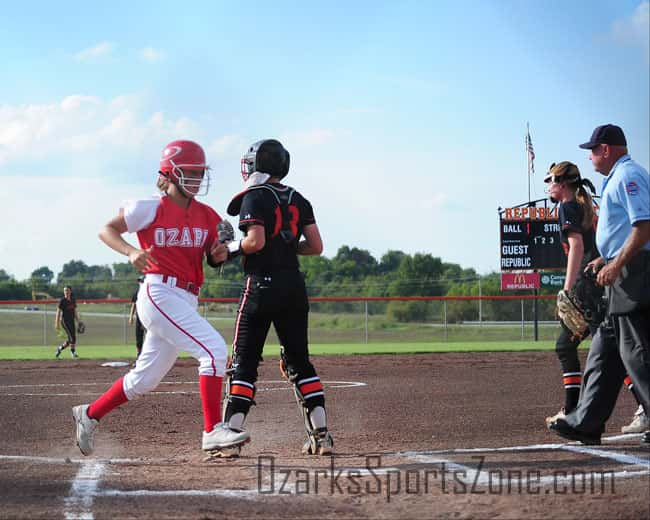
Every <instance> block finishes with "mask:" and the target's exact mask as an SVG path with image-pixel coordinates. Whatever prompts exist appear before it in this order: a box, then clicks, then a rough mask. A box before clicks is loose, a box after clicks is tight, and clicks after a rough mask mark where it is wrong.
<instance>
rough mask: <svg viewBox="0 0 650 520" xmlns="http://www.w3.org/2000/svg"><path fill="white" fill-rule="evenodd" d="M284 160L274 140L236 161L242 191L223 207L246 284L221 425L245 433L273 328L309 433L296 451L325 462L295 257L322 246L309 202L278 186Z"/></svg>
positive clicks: (318, 388)
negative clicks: (233, 219)
mask: <svg viewBox="0 0 650 520" xmlns="http://www.w3.org/2000/svg"><path fill="white" fill-rule="evenodd" d="M289 160H290V158H289V152H287V151H286V150H285V148H284V147H283V146H282V144H281V143H280V142H279V141H276V140H274V139H267V140H263V141H258V142H256V143H255V144H253V145H252V146H251V147H250V148H249V149H248V151H247V153H246V154H245V155H244V157H243V158H242V176H243V178H244V181H245V190H244V191H243V192H241V193H239V194H237V195H235V197H234V198H233V199H232V201H231V202H230V204H229V206H228V214H229V215H232V216H235V215H239V229H240V230H241V231H242V232H243V233H244V238H243V239H242V240H239V241H233V242H230V243H229V244H228V251H229V258H233V257H235V256H237V255H243V266H244V272H245V275H246V281H245V284H246V285H245V289H244V291H243V294H242V295H241V299H240V303H239V309H238V312H237V321H236V326H235V327H236V328H235V336H234V340H233V359H232V371H231V375H230V378H229V381H228V391H227V405H226V407H225V418H224V420H225V421H227V422H228V425H229V426H230V428H233V429H239V430H241V429H243V426H244V421H245V419H246V415H247V414H248V411H249V409H250V407H251V405H252V404H254V401H253V399H254V397H255V382H256V381H257V367H258V364H259V360H260V355H261V353H262V349H263V347H264V342H265V341H266V336H267V334H268V331H269V328H270V326H271V323H273V325H274V327H275V330H276V332H277V335H278V338H279V339H280V342H281V345H282V354H281V357H282V360H281V362H282V365H283V369H284V371H285V373H286V374H287V376H288V378H289V381H290V382H291V383H292V384H293V387H294V391H295V394H296V399H297V401H298V403H299V406H300V409H301V411H302V414H303V418H304V422H305V428H306V430H307V436H308V439H307V442H306V443H305V445H304V446H303V449H302V451H303V453H306V454H316V455H328V454H330V453H332V450H333V445H334V442H333V440H332V436H331V435H330V434H329V432H328V429H327V416H326V413H325V396H324V392H323V385H322V384H321V381H320V378H319V377H318V375H317V373H316V370H315V369H314V366H313V365H312V364H311V362H310V360H309V351H308V347H307V318H308V313H309V303H308V300H307V290H306V288H305V282H304V277H303V274H302V273H301V272H300V271H299V263H298V255H319V254H321V252H322V250H323V244H322V241H321V236H320V232H319V230H318V226H317V225H316V220H315V218H314V212H313V210H312V207H311V204H310V203H309V201H308V200H307V199H305V198H304V197H303V196H302V195H301V194H300V193H298V192H297V191H296V190H294V189H293V188H291V187H289V186H286V185H284V184H281V182H280V181H281V180H282V179H283V178H284V177H285V175H287V173H288V172H289ZM301 237H304V238H302V239H301Z"/></svg>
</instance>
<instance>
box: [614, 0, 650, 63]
mask: <svg viewBox="0 0 650 520" xmlns="http://www.w3.org/2000/svg"><path fill="white" fill-rule="evenodd" d="M611 36H612V38H613V39H614V40H615V41H617V42H619V43H622V44H624V45H630V46H634V47H640V48H641V49H642V51H643V52H644V54H645V57H646V59H648V58H649V55H650V2H648V1H643V2H641V3H640V4H639V5H638V6H637V8H636V9H635V10H634V13H633V14H632V15H631V16H628V17H627V18H623V19H621V20H616V21H615V22H614V23H613V24H612V31H611Z"/></svg>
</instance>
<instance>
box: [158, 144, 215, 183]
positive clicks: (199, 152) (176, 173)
mask: <svg viewBox="0 0 650 520" xmlns="http://www.w3.org/2000/svg"><path fill="white" fill-rule="evenodd" d="M183 170H203V177H201V178H194V177H186V176H185V175H184V173H183ZM209 170H210V167H209V166H208V165H207V164H206V163H205V152H204V151H203V148H201V145H199V144H197V143H195V142H194V141H185V140H178V141H172V142H171V143H169V144H168V145H167V146H165V148H164V149H163V152H162V155H161V157H160V173H161V174H162V175H164V176H165V177H167V178H169V179H170V180H171V181H172V182H175V183H176V184H178V185H179V186H180V187H181V188H182V189H183V191H185V192H186V193H187V194H188V195H205V194H207V193H208V189H209V188H210V173H209ZM202 190H203V191H202ZM199 192H200V193H199Z"/></svg>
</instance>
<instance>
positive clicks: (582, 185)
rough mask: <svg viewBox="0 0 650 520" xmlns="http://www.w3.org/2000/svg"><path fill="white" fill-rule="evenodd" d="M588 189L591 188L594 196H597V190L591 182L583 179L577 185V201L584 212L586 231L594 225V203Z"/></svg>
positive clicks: (583, 226) (583, 225)
mask: <svg viewBox="0 0 650 520" xmlns="http://www.w3.org/2000/svg"><path fill="white" fill-rule="evenodd" d="M586 188H589V191H591V193H592V194H594V195H595V194H596V189H595V188H594V185H593V184H592V183H591V181H590V180H589V179H582V178H581V179H580V180H579V181H578V183H577V190H576V201H577V202H578V204H580V205H581V206H582V212H583V214H584V217H583V219H582V228H583V229H585V230H587V229H591V228H592V227H593V225H594V202H593V200H592V198H591V194H590V193H589V191H587V189H586Z"/></svg>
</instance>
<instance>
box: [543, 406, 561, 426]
mask: <svg viewBox="0 0 650 520" xmlns="http://www.w3.org/2000/svg"><path fill="white" fill-rule="evenodd" d="M565 418H566V412H565V411H564V407H562V408H560V411H559V412H558V413H556V414H555V415H551V416H550V417H547V418H546V419H544V421H545V422H546V427H547V428H548V427H549V426H550V425H551V423H553V422H555V421H557V420H558V419H565Z"/></svg>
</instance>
